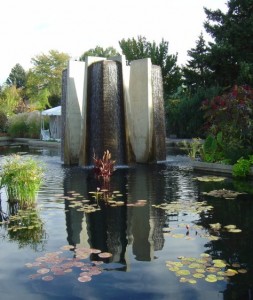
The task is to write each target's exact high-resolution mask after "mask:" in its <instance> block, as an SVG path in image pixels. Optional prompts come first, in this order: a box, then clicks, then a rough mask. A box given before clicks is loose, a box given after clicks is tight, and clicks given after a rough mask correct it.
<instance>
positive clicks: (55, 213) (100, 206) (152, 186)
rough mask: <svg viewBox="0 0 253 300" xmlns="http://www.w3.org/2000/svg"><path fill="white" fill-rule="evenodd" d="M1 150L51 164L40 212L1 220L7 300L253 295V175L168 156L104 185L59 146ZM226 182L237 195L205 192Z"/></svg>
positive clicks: (126, 171) (120, 172) (225, 186)
mask: <svg viewBox="0 0 253 300" xmlns="http://www.w3.org/2000/svg"><path fill="white" fill-rule="evenodd" d="M0 150H1V152H0V153H1V156H0V162H1V165H2V163H3V160H4V155H5V154H7V153H10V152H19V153H20V154H21V155H32V156H33V157H34V158H35V159H38V160H40V161H43V162H44V163H45V165H46V174H45V180H44V183H43V186H42V187H41V189H40V191H39V193H38V200H37V209H36V211H34V212H32V213H31V214H26V215H25V214H24V213H22V212H19V215H18V216H19V217H16V219H11V221H10V222H9V223H3V224H1V225H0V236H1V242H0V243H1V244H0V245H1V251H0V261H1V267H0V268H1V272H0V279H1V280H0V287H1V299H4V300H9V299H11V300H12V299H13V300H14V299H26V300H27V299H31V300H34V299H36V300H37V299H39V300H40V299H41V300H42V299H43V300H44V299H49V300H54V299H61V300H65V299H68V300H69V299H71V300H72V299H73V300H74V299H75V300H77V299H88V300H90V299H92V300H93V299H94V300H95V299H105V300H106V299H122V300H124V299H145V300H147V299H159V300H160V299H186V300H188V299H212V300H213V299H240V300H241V299H252V296H253V295H252V285H253V242H252V240H253V239H252V237H253V197H252V195H253V185H252V183H253V182H252V180H243V181H239V180H235V179H233V178H229V177H228V178H225V179H224V180H223V181H218V180H216V181H202V179H203V176H204V174H197V173H195V172H193V170H192V168H191V166H190V162H189V160H188V158H187V157H186V156H184V155H168V157H167V161H166V162H164V163H160V164H153V165H138V166H134V167H128V168H124V167H121V168H117V170H116V171H115V173H114V174H113V176H112V177H111V180H110V182H109V183H103V182H101V181H98V180H97V179H95V178H94V175H93V172H92V170H91V169H83V168H79V167H75V166H73V167H66V166H63V165H62V162H61V160H60V153H59V151H58V150H54V149H45V148H31V149H28V148H27V147H24V146H23V147H21V146H15V147H12V148H9V147H7V148H5V149H4V148H1V149H0ZM201 178H202V179H201ZM204 178H206V177H204ZM97 188H99V189H100V190H104V191H103V192H102V193H103V194H102V195H97V197H98V196H99V197H100V198H99V199H95V197H96V192H97ZM223 189H224V190H226V191H227V190H230V191H231V190H232V191H237V192H238V195H236V197H235V198H232V197H226V198H223V197H222V196H219V197H213V196H210V195H208V194H205V193H207V192H210V191H213V190H223ZM1 198H2V209H3V211H4V212H7V211H8V206H7V203H6V195H5V191H4V190H1ZM105 198H106V199H107V201H108V199H109V202H105ZM227 198H229V199H227ZM15 213H17V212H15ZM228 225H230V226H228Z"/></svg>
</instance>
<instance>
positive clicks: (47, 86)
mask: <svg viewBox="0 0 253 300" xmlns="http://www.w3.org/2000/svg"><path fill="white" fill-rule="evenodd" d="M68 60H69V55H68V54H66V53H61V52H58V51H56V50H50V51H49V53H48V54H40V55H37V56H35V57H34V58H32V59H31V62H32V63H33V65H34V66H33V67H32V68H31V69H30V70H29V72H28V75H27V84H26V93H27V96H28V98H29V101H30V103H33V104H36V106H37V105H39V107H40V109H43V108H45V107H47V106H51V102H50V98H52V99H54V100H55V98H57V99H58V103H56V105H59V102H60V99H61V86H62V71H63V70H64V69H65V68H66V67H67V62H68ZM39 102H41V103H39Z"/></svg>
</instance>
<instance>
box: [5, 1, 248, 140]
mask: <svg viewBox="0 0 253 300" xmlns="http://www.w3.org/2000/svg"><path fill="white" fill-rule="evenodd" d="M204 11H205V14H206V21H205V22H204V24H203V30H205V31H206V32H207V33H208V34H209V35H210V37H211V38H212V42H208V43H207V42H206V41H205V39H204V36H203V32H200V35H199V37H198V38H197V40H196V44H195V47H194V48H192V49H190V50H188V61H187V62H186V64H185V65H184V66H179V65H178V63H177V54H169V42H168V41H165V40H162V41H161V42H160V43H158V44H157V43H156V42H154V41H153V42H151V41H148V40H147V39H146V38H145V37H143V36H138V37H137V38H128V39H122V40H121V41H119V46H120V49H121V53H118V52H117V50H116V49H114V48H113V47H108V48H106V49H103V48H102V47H100V46H96V47H95V48H94V49H89V50H88V51H85V52H84V53H83V54H82V55H81V56H80V60H85V57H86V56H88V55H90V56H102V57H107V58H109V57H111V56H115V55H119V54H124V55H125V56H126V59H127V61H128V62H129V63H131V61H132V60H136V59H141V58H147V57H150V58H151V61H152V63H153V64H155V65H159V66H161V69H162V76H163V88H164V101H165V108H166V126H167V135H168V136H171V135H175V136H177V137H180V138H192V137H206V136H207V135H209V134H210V133H212V134H215V130H213V128H214V127H215V126H214V124H211V123H212V122H214V120H215V118H214V117H213V118H212V115H213V116H215V115H217V113H218V112H222V111H223V112H225V111H226V112H228V111H229V109H230V108H229V107H228V105H229V104H230V102H229V101H226V105H225V106H219V105H217V104H215V105H214V104H213V103H214V102H213V101H214V99H217V97H223V98H225V99H227V98H229V97H236V96H235V95H236V93H235V91H236V90H239V91H240V97H242V99H243V100H241V102H239V104H238V105H241V106H243V109H244V110H245V111H244V112H245V114H243V113H242V114H241V115H240V117H242V116H244V115H247V126H249V128H247V130H249V131H250V129H251V127H250V126H251V123H252V114H251V112H250V109H251V107H248V106H249V105H251V102H250V101H248V99H250V98H251V94H249V93H248V92H247V91H249V90H250V87H251V86H253V0H229V1H228V2H227V10H226V12H222V11H221V10H210V9H208V8H204ZM69 59H70V57H69V55H68V54H66V53H61V52H59V51H56V50H50V51H49V52H48V53H47V54H39V55H37V56H36V57H34V58H32V59H31V62H32V67H31V69H29V70H28V71H25V70H24V69H23V67H22V66H21V65H20V64H16V65H15V66H14V67H13V68H12V70H11V72H10V74H9V77H8V78H7V80H6V82H5V83H4V84H3V85H2V86H1V87H0V132H2V133H3V132H6V131H7V130H8V126H9V125H10V124H12V123H13V122H12V121H11V119H12V118H13V117H12V116H13V115H16V114H18V113H27V112H31V111H35V110H39V111H40V110H43V109H46V108H49V107H54V106H57V105H59V104H60V101H61V76H62V71H63V69H65V68H66V66H67V62H68V60H69ZM246 87H247V88H246ZM242 91H243V92H242ZM243 93H244V96H242V94H243ZM247 93H248V94H247ZM243 97H244V98H243ZM245 99H247V100H245ZM242 101H244V103H242ZM203 103H204V104H203ZM223 104H224V103H223ZM223 104H222V105H223ZM235 112H236V108H235V111H234V112H231V116H232V117H235V116H234V115H233V114H235ZM231 116H230V117H231ZM230 117H229V116H228V117H227V120H228V121H229V120H230ZM231 126H234V125H233V124H231ZM242 130H243V131H244V130H246V129H245V128H244V129H242ZM250 135H253V133H252V134H249V135H248V136H247V138H248V139H251V136H250ZM242 136H243V133H241V135H240V134H238V137H239V138H241V137H242Z"/></svg>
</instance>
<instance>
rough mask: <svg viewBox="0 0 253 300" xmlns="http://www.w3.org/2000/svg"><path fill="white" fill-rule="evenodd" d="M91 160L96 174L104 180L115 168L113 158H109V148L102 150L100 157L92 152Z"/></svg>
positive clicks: (108, 177)
mask: <svg viewBox="0 0 253 300" xmlns="http://www.w3.org/2000/svg"><path fill="white" fill-rule="evenodd" d="M93 161H94V168H95V172H96V174H97V176H98V177H102V178H103V179H104V180H109V179H110V176H111V175H112V173H113V172H114V170H115V168H114V165H115V160H112V159H111V153H110V152H109V150H106V151H104V155H103V157H102V159H100V158H97V157H96V155H95V153H94V156H93Z"/></svg>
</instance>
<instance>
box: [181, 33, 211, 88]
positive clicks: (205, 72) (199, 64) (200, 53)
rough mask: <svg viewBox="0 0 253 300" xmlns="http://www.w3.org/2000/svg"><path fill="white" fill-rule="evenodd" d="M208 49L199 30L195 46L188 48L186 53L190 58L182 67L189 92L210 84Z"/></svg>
mask: <svg viewBox="0 0 253 300" xmlns="http://www.w3.org/2000/svg"><path fill="white" fill-rule="evenodd" d="M208 51H209V49H208V47H207V46H206V43H205V40H204V37H203V33H202V32H201V34H200V36H199V38H198V40H197V41H196V47H195V48H192V49H191V50H188V52H187V53H188V56H189V57H190V59H189V60H188V62H187V63H186V66H185V67H183V76H184V84H185V85H186V86H187V87H188V88H189V89H190V91H191V92H193V91H196V90H197V89H198V88H206V87H208V86H209V85H210V77H211V71H210V69H209V65H208V54H209V52H208Z"/></svg>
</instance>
